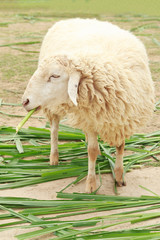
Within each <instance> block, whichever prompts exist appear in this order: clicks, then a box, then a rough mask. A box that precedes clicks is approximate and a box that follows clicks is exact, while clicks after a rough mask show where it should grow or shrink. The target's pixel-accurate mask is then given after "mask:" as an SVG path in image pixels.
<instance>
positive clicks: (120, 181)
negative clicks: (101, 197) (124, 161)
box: [114, 168, 126, 187]
mask: <svg viewBox="0 0 160 240" xmlns="http://www.w3.org/2000/svg"><path fill="white" fill-rule="evenodd" d="M114 173H115V178H116V185H117V186H118V187H123V186H126V182H125V181H124V176H123V169H121V168H116V169H114Z"/></svg>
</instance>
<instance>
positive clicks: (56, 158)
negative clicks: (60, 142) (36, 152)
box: [50, 152, 59, 165]
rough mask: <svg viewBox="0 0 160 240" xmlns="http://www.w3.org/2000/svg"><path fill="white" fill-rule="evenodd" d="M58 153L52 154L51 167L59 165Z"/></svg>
mask: <svg viewBox="0 0 160 240" xmlns="http://www.w3.org/2000/svg"><path fill="white" fill-rule="evenodd" d="M58 158H59V155H58V153H57V152H56V153H51V154H50V165H58Z"/></svg>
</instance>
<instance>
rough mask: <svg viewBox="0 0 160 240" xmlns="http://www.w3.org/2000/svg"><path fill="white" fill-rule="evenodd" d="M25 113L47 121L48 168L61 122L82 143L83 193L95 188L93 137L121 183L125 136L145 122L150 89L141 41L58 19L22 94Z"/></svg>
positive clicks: (111, 28) (113, 29)
mask: <svg viewBox="0 0 160 240" xmlns="http://www.w3.org/2000/svg"><path fill="white" fill-rule="evenodd" d="M23 105H24V107H25V108H26V110H28V111H29V110H31V109H33V108H36V107H39V106H40V107H41V108H42V109H43V111H44V113H45V114H46V116H47V117H48V119H49V121H50V123H51V153H50V164H52V165H54V164H58V147H57V144H58V137H57V135H58V125H59V121H60V119H61V118H63V117H64V116H65V115H67V118H68V120H69V122H70V124H72V126H73V127H76V128H80V129H82V130H83V131H84V133H85V134H86V136H87V141H88V160H89V161H88V177H87V183H86V192H92V191H94V190H95V189H96V187H97V186H96V175H95V163H96V159H97V155H98V154H100V150H99V145H98V142H97V136H98V135H99V136H100V138H101V139H102V140H103V141H105V142H108V143H109V144H110V145H111V146H116V151H117V155H116V162H115V169H114V171H115V177H116V182H117V184H118V186H122V185H124V180H123V153H124V146H125V138H129V137H130V136H131V135H132V134H133V133H134V132H135V131H136V129H137V128H139V127H140V126H142V125H144V124H146V122H147V121H148V119H149V118H150V117H151V115H152V112H153V108H154V86H153V81H152V78H151V73H150V70H149V66H148V57H147V54H146V50H145V48H144V45H143V44H142V42H141V41H140V40H139V39H137V38H136V37H135V36H134V35H133V34H131V33H130V32H128V31H126V30H122V29H120V28H119V27H118V26H115V25H113V24H111V23H108V22H102V21H98V20H96V19H69V20H64V21H59V22H57V23H56V24H55V25H53V27H51V28H50V29H49V31H48V33H47V34H46V36H45V38H44V40H43V43H42V47H41V51H40V57H39V64H38V68H37V70H36V71H35V73H34V74H33V76H32V77H31V79H30V81H29V83H28V86H27V89H26V91H25V93H24V95H23Z"/></svg>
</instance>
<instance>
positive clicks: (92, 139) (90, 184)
mask: <svg viewBox="0 0 160 240" xmlns="http://www.w3.org/2000/svg"><path fill="white" fill-rule="evenodd" d="M87 140H88V176H87V181H86V192H87V193H91V192H94V191H95V190H96V189H97V184H96V173H95V165H96V160H97V156H98V155H99V154H100V150H99V145H98V141H97V134H96V133H87Z"/></svg>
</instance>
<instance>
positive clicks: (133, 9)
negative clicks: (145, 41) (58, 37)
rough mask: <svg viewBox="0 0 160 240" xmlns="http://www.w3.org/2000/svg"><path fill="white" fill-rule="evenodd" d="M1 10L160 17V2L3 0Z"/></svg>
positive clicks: (157, 0) (156, 0)
mask: <svg viewBox="0 0 160 240" xmlns="http://www.w3.org/2000/svg"><path fill="white" fill-rule="evenodd" d="M0 9H1V10H13V9H14V11H16V10H17V11H19V10H23V11H35V10H37V11H39V13H44V14H45V10H47V11H50V12H52V13H57V14H58V13H59V14H60V13H73V14H76V13H78V14H91V15H92V14H93V15H101V14H108V15H110V14H112V15H113V14H114V15H118V14H132V15H133V14H134V15H139V14H140V15H149V16H160V0H1V1H0Z"/></svg>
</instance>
